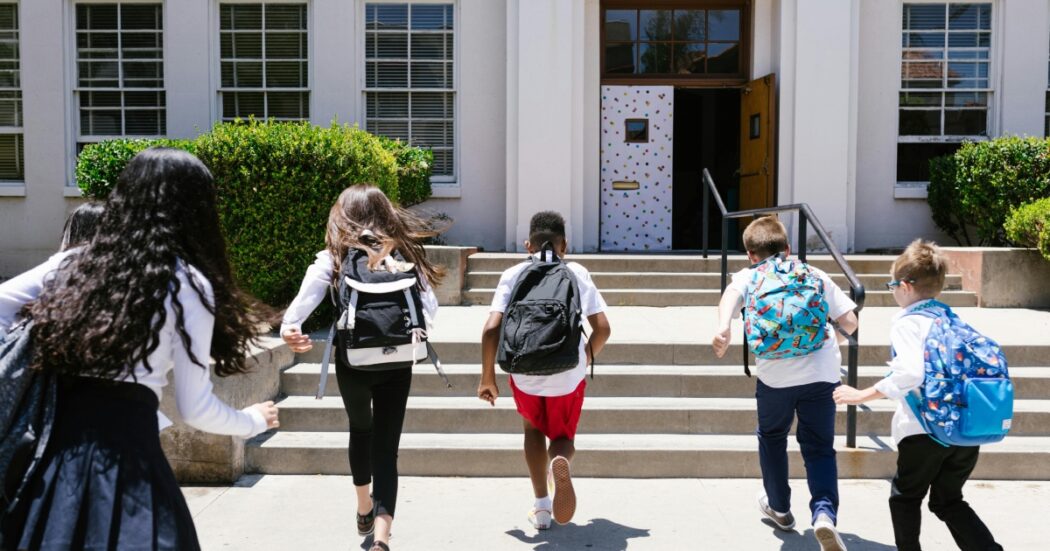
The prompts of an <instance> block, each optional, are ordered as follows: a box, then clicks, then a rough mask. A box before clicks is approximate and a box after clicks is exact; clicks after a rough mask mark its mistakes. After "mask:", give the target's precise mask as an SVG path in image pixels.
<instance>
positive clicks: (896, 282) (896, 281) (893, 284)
mask: <svg viewBox="0 0 1050 551" xmlns="http://www.w3.org/2000/svg"><path fill="white" fill-rule="evenodd" d="M901 283H915V280H914V279H910V278H909V279H894V280H892V281H890V282H889V283H887V284H886V288H887V289H889V290H890V291H892V290H894V289H896V288H897V287H900V286H901Z"/></svg>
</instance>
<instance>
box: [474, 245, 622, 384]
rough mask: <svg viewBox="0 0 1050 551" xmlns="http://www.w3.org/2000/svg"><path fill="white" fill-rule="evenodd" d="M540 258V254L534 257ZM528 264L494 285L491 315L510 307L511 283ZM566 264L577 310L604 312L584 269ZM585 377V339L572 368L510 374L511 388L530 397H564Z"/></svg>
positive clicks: (587, 313)
mask: <svg viewBox="0 0 1050 551" xmlns="http://www.w3.org/2000/svg"><path fill="white" fill-rule="evenodd" d="M536 258H539V253H537V254H536ZM528 265H529V263H528V262H522V263H521V264H518V265H515V266H511V267H510V268H507V270H506V271H504V272H503V275H502V276H501V277H500V278H499V285H496V293H495V295H494V296H493V297H492V309H491V311H492V312H499V313H501V314H502V313H504V312H506V311H507V306H509V305H510V294H511V292H512V291H513V290H514V284H515V283H517V282H518V277H520V276H521V272H522V271H524V270H525V268H526V267H527V266H528ZM566 265H567V266H568V267H569V269H570V270H572V273H573V274H575V275H576V284H577V287H578V288H579V289H580V308H581V309H582V310H583V317H585V318H586V317H588V316H593V315H594V314H598V313H601V312H604V311H605V307H606V305H605V299H603V298H602V295H601V293H599V292H598V288H597V287H595V286H594V282H593V281H591V274H590V273H588V272H587V268H584V267H583V266H581V265H579V264H577V263H575V262H568V263H566ZM586 376H587V343H586V339H580V362H579V364H577V365H576V367H574V368H573V369H570V370H568V371H563V372H561V373H555V374H553V375H511V378H513V379H514V385H515V386H517V387H518V390H520V391H522V392H524V393H526V394H531V395H533V396H565V395H566V394H569V393H571V392H572V391H574V390H576V387H577V386H580V381H582V380H583V379H584V377H586Z"/></svg>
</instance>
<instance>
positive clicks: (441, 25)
mask: <svg viewBox="0 0 1050 551" xmlns="http://www.w3.org/2000/svg"><path fill="white" fill-rule="evenodd" d="M445 11H446V10H445V6H442V5H440V4H433V5H427V4H413V5H412V30H415V31H419V30H431V31H433V30H441V29H451V28H452V20H451V18H449V19H447V20H446V18H445Z"/></svg>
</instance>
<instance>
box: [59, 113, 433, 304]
mask: <svg viewBox="0 0 1050 551" xmlns="http://www.w3.org/2000/svg"><path fill="white" fill-rule="evenodd" d="M153 145H167V146H173V147H179V148H182V149H186V150H188V151H191V152H193V153H195V154H196V155H197V156H198V157H200V159H201V160H202V161H203V162H204V164H205V165H207V166H208V168H209V169H211V171H212V174H214V175H215V184H216V189H217V192H218V207H219V215H220V217H221V219H222V223H223V229H224V231H225V232H226V239H227V240H228V251H229V255H230V262H231V264H232V266H233V269H234V272H235V275H236V277H237V279H238V282H239V284H240V285H241V287H242V288H243V289H245V290H246V291H248V292H250V293H251V294H252V295H254V296H255V297H256V298H258V299H260V300H262V301H263V302H265V303H267V304H271V305H274V306H278V307H281V306H284V305H287V304H288V302H289V301H291V299H292V298H293V297H294V296H295V293H296V292H297V290H298V288H299V282H300V281H301V280H302V276H303V273H304V272H305V270H306V268H307V266H309V265H310V263H312V262H313V258H314V254H315V253H317V251H320V250H321V249H323V248H324V235H325V224H326V222H327V220H328V211H329V209H330V208H331V206H332V204H333V203H334V202H335V200H336V198H337V197H338V196H339V193H340V192H341V191H342V190H343V189H344V188H346V187H347V186H350V185H353V184H359V183H372V184H375V185H377V186H378V187H379V188H380V189H382V190H383V192H384V193H386V194H387V196H388V197H390V198H391V199H392V200H394V201H399V197H400V190H399V178H398V176H399V174H398V166H397V161H396V159H395V157H394V155H393V154H392V153H391V152H390V151H388V148H387V146H385V145H384V144H383V143H382V141H381V140H380V139H379V138H377V137H376V136H373V135H371V134H369V133H367V132H365V131H363V130H359V129H357V128H355V127H350V126H346V125H336V124H333V125H332V126H329V127H317V126H313V125H311V124H309V123H277V122H272V121H267V122H260V121H255V120H248V121H238V122H233V123H222V124H217V125H216V126H215V127H213V128H212V130H211V131H210V132H207V133H204V134H201V135H200V136H198V137H197V138H196V139H195V140H192V141H180V140H126V139H120V140H112V141H108V142H103V143H100V144H93V145H89V146H87V147H86V148H85V149H84V151H83V152H82V153H81V154H80V157H79V158H78V160H77V183H78V185H79V186H80V188H81V189H82V190H83V191H84V195H86V196H88V197H92V198H95V199H103V198H105V196H106V195H108V194H109V191H110V189H112V186H113V183H114V182H115V181H116V178H117V175H119V174H120V171H121V170H123V169H124V166H125V165H126V164H127V161H128V160H129V159H131V157H132V156H134V155H135V154H136V153H138V152H139V151H141V150H143V149H145V148H147V147H150V146H153ZM405 149H408V148H405ZM428 170H429V168H428ZM428 184H429V182H428ZM415 193H416V195H415V197H419V192H415ZM322 315H323V314H322Z"/></svg>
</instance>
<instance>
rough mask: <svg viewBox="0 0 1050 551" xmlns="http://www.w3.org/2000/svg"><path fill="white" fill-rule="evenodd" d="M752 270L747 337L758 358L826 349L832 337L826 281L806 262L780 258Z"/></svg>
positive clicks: (747, 300) (746, 301) (746, 314)
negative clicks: (825, 289)
mask: <svg viewBox="0 0 1050 551" xmlns="http://www.w3.org/2000/svg"><path fill="white" fill-rule="evenodd" d="M753 268H754V269H753V271H752V273H751V281H750V282H749V283H748V286H747V292H746V293H745V297H744V315H743V317H744V337H745V340H746V341H747V346H748V348H750V349H751V352H752V353H754V354H755V357H758V358H763V359H767V360H770V359H778V358H794V357H798V356H805V355H807V354H811V353H813V352H816V351H817V350H819V349H820V348H821V347H822V346H824V341H825V340H826V339H827V337H828V335H827V324H828V302H827V300H826V299H825V298H824V280H823V279H821V278H820V276H818V275H817V274H816V273H814V272H813V270H812V269H810V267H809V265H808V264H806V263H805V262H800V261H795V260H786V259H784V258H783V257H782V256H781V255H776V256H772V257H770V258H767V259H766V260H763V261H762V262H759V263H758V264H756V265H755V266H753ZM745 367H746V366H745Z"/></svg>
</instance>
